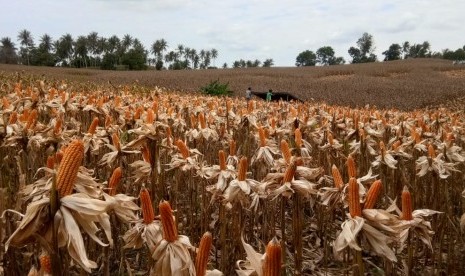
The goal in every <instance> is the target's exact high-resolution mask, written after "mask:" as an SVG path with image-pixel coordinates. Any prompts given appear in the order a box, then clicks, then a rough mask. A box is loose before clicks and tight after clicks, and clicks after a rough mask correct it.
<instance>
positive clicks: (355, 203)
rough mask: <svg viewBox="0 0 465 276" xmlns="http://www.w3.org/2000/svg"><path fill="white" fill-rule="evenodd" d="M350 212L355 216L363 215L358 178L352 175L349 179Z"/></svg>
mask: <svg viewBox="0 0 465 276" xmlns="http://www.w3.org/2000/svg"><path fill="white" fill-rule="evenodd" d="M349 212H350V215H351V216H352V217H353V218H355V217H361V216H362V208H361V207H360V195H359V193H358V183H357V179H355V178H354V177H351V178H350V180H349Z"/></svg>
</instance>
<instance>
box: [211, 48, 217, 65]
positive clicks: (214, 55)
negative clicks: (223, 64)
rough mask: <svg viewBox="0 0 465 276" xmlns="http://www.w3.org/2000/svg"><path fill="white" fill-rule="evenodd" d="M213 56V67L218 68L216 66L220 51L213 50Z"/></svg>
mask: <svg viewBox="0 0 465 276" xmlns="http://www.w3.org/2000/svg"><path fill="white" fill-rule="evenodd" d="M210 52H211V55H212V59H213V66H216V65H215V60H216V58H217V57H218V50H216V49H215V48H213V49H211V51H210Z"/></svg>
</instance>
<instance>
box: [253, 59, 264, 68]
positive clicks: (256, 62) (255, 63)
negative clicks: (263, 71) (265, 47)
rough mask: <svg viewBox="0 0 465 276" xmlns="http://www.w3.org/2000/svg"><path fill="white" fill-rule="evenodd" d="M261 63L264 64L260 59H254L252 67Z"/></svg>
mask: <svg viewBox="0 0 465 276" xmlns="http://www.w3.org/2000/svg"><path fill="white" fill-rule="evenodd" d="M260 64H262V62H261V61H259V60H258V59H256V60H254V61H253V62H252V67H259V66H260Z"/></svg>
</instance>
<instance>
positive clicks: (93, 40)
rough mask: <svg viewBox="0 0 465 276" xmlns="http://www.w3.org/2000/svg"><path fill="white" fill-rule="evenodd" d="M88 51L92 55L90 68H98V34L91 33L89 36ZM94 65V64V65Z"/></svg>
mask: <svg viewBox="0 0 465 276" xmlns="http://www.w3.org/2000/svg"><path fill="white" fill-rule="evenodd" d="M87 50H88V52H89V54H91V56H92V58H91V59H90V66H97V64H96V62H97V55H98V33H97V32H91V33H89V34H88V35H87ZM92 63H93V64H92Z"/></svg>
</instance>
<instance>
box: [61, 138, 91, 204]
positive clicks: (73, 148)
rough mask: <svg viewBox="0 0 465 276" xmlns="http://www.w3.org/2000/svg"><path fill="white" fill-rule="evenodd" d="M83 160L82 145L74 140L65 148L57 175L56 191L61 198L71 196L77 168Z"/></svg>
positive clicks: (79, 141)
mask: <svg viewBox="0 0 465 276" xmlns="http://www.w3.org/2000/svg"><path fill="white" fill-rule="evenodd" d="M83 158H84V144H83V143H82V141H81V140H74V141H73V142H71V144H69V146H68V147H67V148H66V151H65V153H64V155H63V160H62V161H61V164H60V167H59V168H58V173H57V178H56V181H57V191H58V192H59V193H60V196H61V197H64V196H67V195H69V194H71V192H72V191H73V187H74V181H75V180H76V177H77V173H78V171H79V166H81V163H82V159H83Z"/></svg>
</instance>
